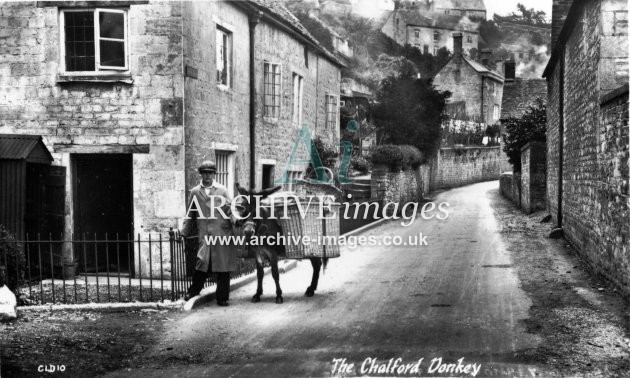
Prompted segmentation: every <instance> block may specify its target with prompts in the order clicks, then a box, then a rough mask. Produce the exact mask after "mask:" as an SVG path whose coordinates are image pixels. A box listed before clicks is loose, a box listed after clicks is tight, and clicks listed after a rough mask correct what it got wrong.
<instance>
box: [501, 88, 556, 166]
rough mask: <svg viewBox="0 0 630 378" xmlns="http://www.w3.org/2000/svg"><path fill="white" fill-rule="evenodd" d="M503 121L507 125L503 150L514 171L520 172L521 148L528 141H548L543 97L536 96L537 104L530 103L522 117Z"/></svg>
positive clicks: (545, 108)
mask: <svg viewBox="0 0 630 378" xmlns="http://www.w3.org/2000/svg"><path fill="white" fill-rule="evenodd" d="M502 123H503V125H505V134H504V135H503V141H504V142H505V146H504V147H503V151H505V153H506V154H507V156H508V158H509V161H510V164H512V167H513V171H514V172H520V170H521V148H522V147H523V146H524V145H526V144H527V143H528V142H546V141H547V135H546V132H547V107H546V105H545V103H544V102H543V100H542V99H540V98H536V102H535V105H533V106H532V105H530V106H529V109H528V110H527V111H526V112H525V113H524V114H523V116H522V117H521V118H507V119H505V120H503V121H502Z"/></svg>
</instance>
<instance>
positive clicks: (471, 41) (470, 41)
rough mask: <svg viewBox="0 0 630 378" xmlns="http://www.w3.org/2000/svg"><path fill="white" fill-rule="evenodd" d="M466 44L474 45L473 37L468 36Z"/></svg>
mask: <svg viewBox="0 0 630 378" xmlns="http://www.w3.org/2000/svg"><path fill="white" fill-rule="evenodd" d="M466 42H468V43H473V39H472V36H470V35H469V36H467V37H466Z"/></svg>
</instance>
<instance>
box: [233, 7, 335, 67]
mask: <svg viewBox="0 0 630 378" xmlns="http://www.w3.org/2000/svg"><path fill="white" fill-rule="evenodd" d="M235 3H236V4H239V3H241V2H240V1H236V2H235ZM247 3H249V4H252V5H253V6H255V7H257V8H259V9H260V10H262V11H263V13H264V12H268V13H269V14H271V15H272V16H275V18H276V19H277V21H280V22H282V23H284V24H285V25H286V26H287V27H289V28H290V29H291V30H292V31H293V32H294V33H296V34H297V35H299V36H300V37H302V38H304V39H306V40H307V41H309V42H310V43H312V44H313V45H315V47H316V48H317V49H318V50H320V51H321V53H322V54H323V55H324V56H325V57H326V58H328V60H330V61H332V62H333V63H335V64H337V65H338V66H342V67H345V64H344V63H343V62H341V61H340V60H339V59H337V57H335V55H334V54H333V53H331V52H330V51H328V50H327V49H326V48H325V47H324V46H323V45H322V44H321V43H320V42H319V41H318V40H317V39H316V38H315V37H313V35H312V34H311V33H309V32H308V30H306V28H305V27H304V25H302V23H301V22H300V20H299V19H298V18H297V17H295V16H294V15H293V13H291V12H290V11H289V10H288V9H287V8H286V7H285V6H284V4H283V3H282V1H280V0H247Z"/></svg>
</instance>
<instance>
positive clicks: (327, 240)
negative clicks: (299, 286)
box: [276, 197, 340, 259]
mask: <svg viewBox="0 0 630 378" xmlns="http://www.w3.org/2000/svg"><path fill="white" fill-rule="evenodd" d="M299 201H300V203H301V205H302V208H303V209H304V210H303V213H304V217H302V215H301V214H300V211H299V208H298V204H297V203H295V202H291V203H288V204H287V206H286V214H285V208H284V205H283V204H276V216H277V217H278V224H279V225H280V228H281V232H282V235H284V237H285V240H286V242H285V248H286V258H287V259H304V258H311V257H323V258H334V257H339V256H340V252H339V245H337V243H336V242H337V240H338V239H339V204H336V203H331V204H330V206H326V207H324V209H323V213H324V214H323V215H324V217H326V218H331V219H319V218H320V199H319V198H318V197H312V199H310V198H299ZM309 201H310V206H309ZM307 206H308V208H307V209H306V207H307ZM328 209H330V211H328ZM283 218H287V219H283ZM297 236H300V237H301V238H304V237H308V238H309V242H308V243H304V242H302V240H300V242H297Z"/></svg>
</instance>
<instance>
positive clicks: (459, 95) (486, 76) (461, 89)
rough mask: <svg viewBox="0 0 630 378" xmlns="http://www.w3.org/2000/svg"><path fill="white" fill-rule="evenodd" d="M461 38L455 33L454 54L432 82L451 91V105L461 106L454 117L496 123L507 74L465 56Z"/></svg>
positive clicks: (487, 123)
mask: <svg viewBox="0 0 630 378" xmlns="http://www.w3.org/2000/svg"><path fill="white" fill-rule="evenodd" d="M462 38H463V36H462V34H461V33H453V46H454V52H453V57H452V58H451V59H450V60H449V61H448V62H447V63H446V65H445V66H444V67H443V68H442V69H441V70H440V71H439V72H438V73H437V75H435V78H434V79H433V84H434V85H435V87H436V88H437V89H439V90H441V91H450V92H451V93H452V96H451V98H450V99H449V108H451V109H458V112H457V113H458V114H456V115H454V114H451V118H455V119H458V120H463V121H474V122H478V123H483V124H486V125H494V124H495V123H497V122H498V121H499V119H500V115H501V99H502V96H503V82H504V77H503V75H502V74H501V73H499V72H497V71H495V70H494V69H492V68H490V67H487V66H485V65H483V64H481V63H479V62H476V61H474V60H472V59H471V58H469V57H468V56H466V54H464V52H463V50H462Z"/></svg>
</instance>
